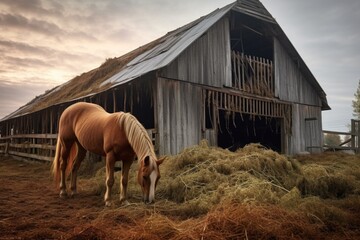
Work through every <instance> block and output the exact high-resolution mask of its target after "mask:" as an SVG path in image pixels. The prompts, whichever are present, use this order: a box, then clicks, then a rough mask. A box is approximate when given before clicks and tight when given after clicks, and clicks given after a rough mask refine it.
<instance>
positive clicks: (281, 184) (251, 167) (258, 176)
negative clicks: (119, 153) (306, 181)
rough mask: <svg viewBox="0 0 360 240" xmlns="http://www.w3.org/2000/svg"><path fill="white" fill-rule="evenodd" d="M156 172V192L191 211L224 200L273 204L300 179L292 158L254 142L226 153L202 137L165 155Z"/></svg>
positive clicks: (197, 212)
mask: <svg viewBox="0 0 360 240" xmlns="http://www.w3.org/2000/svg"><path fill="white" fill-rule="evenodd" d="M161 171H162V175H163V177H162V179H161V182H160V184H159V186H158V189H157V192H158V194H159V195H160V196H161V198H166V199H168V200H171V201H174V202H176V203H186V204H187V205H195V206H194V208H196V209H197V210H196V211H193V210H192V211H191V212H192V213H193V215H197V214H201V213H206V212H207V211H208V210H209V209H210V208H212V207H213V206H214V205H217V204H219V203H220V202H222V201H228V200H231V201H232V202H241V203H249V202H261V203H271V204H277V203H279V202H280V199H281V197H282V196H283V195H284V194H286V193H288V192H290V190H291V189H292V188H294V187H295V186H296V185H297V184H298V182H300V181H301V180H302V178H301V168H300V165H299V164H298V163H297V161H296V160H294V159H291V158H287V157H286V156H283V155H280V154H278V153H276V152H274V151H272V150H269V149H265V148H263V147H262V146H260V145H257V144H251V145H248V146H245V147H244V148H242V149H239V150H238V151H237V152H230V151H228V150H226V149H222V148H216V147H209V146H208V145H207V143H206V142H205V141H202V142H201V143H200V145H199V146H194V147H191V148H187V149H185V150H184V151H183V152H182V153H180V154H179V155H177V156H174V157H172V158H170V159H168V161H166V162H165V163H164V166H162V168H161Z"/></svg>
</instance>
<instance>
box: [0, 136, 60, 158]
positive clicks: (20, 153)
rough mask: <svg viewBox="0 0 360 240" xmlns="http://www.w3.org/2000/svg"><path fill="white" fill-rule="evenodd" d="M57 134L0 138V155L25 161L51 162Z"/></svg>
mask: <svg viewBox="0 0 360 240" xmlns="http://www.w3.org/2000/svg"><path fill="white" fill-rule="evenodd" d="M56 138H57V134H19V135H13V136H6V137H2V138H0V153H3V154H8V155H12V156H15V157H20V158H25V159H35V160H42V161H52V159H53V157H54V155H55V150H56V149H55V148H56V147H55V144H56Z"/></svg>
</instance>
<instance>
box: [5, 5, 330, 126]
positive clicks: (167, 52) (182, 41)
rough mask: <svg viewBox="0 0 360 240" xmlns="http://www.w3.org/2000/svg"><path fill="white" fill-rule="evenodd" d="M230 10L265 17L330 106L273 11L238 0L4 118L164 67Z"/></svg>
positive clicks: (39, 97) (112, 85)
mask: <svg viewBox="0 0 360 240" xmlns="http://www.w3.org/2000/svg"><path fill="white" fill-rule="evenodd" d="M229 11H237V12H240V13H243V14H246V15H249V16H252V17H255V18H258V19H260V20H262V21H264V23H265V24H267V27H268V28H269V29H270V30H271V31H272V33H273V34H274V35H275V36H276V37H277V38H278V39H279V41H280V42H281V43H282V44H283V45H284V47H285V48H286V49H287V51H288V52H289V54H290V56H291V57H292V58H293V59H294V60H296V61H297V62H298V63H299V66H300V69H302V71H303V73H304V74H305V75H306V76H307V79H308V81H309V83H310V84H311V85H312V86H313V87H314V89H316V91H317V92H318V94H319V96H320V98H321V99H322V105H323V106H322V108H323V109H324V110H326V109H330V107H329V106H328V104H327V100H326V94H325V92H324V91H323V89H322V88H321V86H320V85H319V83H318V82H317V80H316V79H315V77H314V76H313V75H312V73H311V71H310V70H309V68H308V67H307V66H306V64H305V62H304V61H303V59H302V58H301V57H300V55H299V54H298V52H297V51H296V49H295V48H294V46H293V45H292V44H291V42H290V40H289V39H288V38H287V36H286V35H285V33H284V32H283V31H282V29H281V28H280V26H279V25H278V24H277V22H276V21H275V19H274V18H273V17H272V16H271V14H270V13H269V12H268V11H267V10H266V9H265V7H264V6H263V5H262V4H261V2H260V1H258V0H238V1H236V2H234V3H231V4H229V5H227V6H225V7H223V8H220V9H216V10H215V11H213V12H211V13H209V14H208V15H206V16H203V17H201V18H199V19H197V20H195V21H193V22H191V23H189V24H187V25H185V26H183V27H180V28H178V29H176V30H174V31H171V32H169V33H167V34H166V35H165V36H163V37H160V38H159V39H156V40H154V41H152V42H150V43H148V44H146V45H144V46H142V47H139V48H137V49H135V50H133V51H131V52H129V53H127V54H125V55H123V56H121V57H118V58H112V59H107V60H106V62H105V63H103V64H102V65H101V66H100V67H98V68H96V69H93V70H91V71H89V72H86V73H83V74H82V75H80V76H77V77H75V78H73V79H71V80H70V81H68V82H66V83H64V84H62V85H60V86H57V87H55V88H53V89H51V90H49V91H47V92H45V93H44V94H43V95H40V96H38V97H36V98H34V99H33V100H32V101H30V102H29V103H27V104H26V105H24V106H23V107H21V108H19V109H18V110H17V111H15V112H13V113H11V114H10V115H8V116H6V117H5V118H3V119H1V121H4V120H7V119H11V118H15V117H18V116H21V115H25V114H29V113H32V112H35V111H39V110H41V109H44V108H47V107H50V106H52V105H55V104H59V103H63V102H69V101H72V100H75V99H77V98H81V97H86V96H90V95H95V94H97V93H99V92H102V91H105V90H107V89H109V88H112V87H114V86H117V85H121V84H124V83H126V82H129V81H131V80H133V79H135V78H138V77H140V76H143V75H145V74H147V73H149V72H152V71H155V70H158V69H161V68H163V67H165V66H167V65H168V64H170V63H171V62H172V61H173V60H175V59H176V58H177V57H178V56H179V55H180V54H181V53H182V52H183V51H184V50H185V49H186V48H188V47H189V46H190V45H191V44H192V43H193V42H194V41H195V40H197V39H198V38H200V37H201V36H202V35H203V34H204V33H205V32H206V31H207V30H208V29H209V28H210V27H211V26H213V25H214V24H215V23H216V22H217V21H219V20H220V19H221V18H222V17H223V16H225V15H226V14H227V13H229Z"/></svg>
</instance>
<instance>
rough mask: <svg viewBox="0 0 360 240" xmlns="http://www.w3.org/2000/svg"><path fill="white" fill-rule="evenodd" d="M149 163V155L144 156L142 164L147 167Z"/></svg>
mask: <svg viewBox="0 0 360 240" xmlns="http://www.w3.org/2000/svg"><path fill="white" fill-rule="evenodd" d="M149 165H150V157H149V156H146V157H145V158H144V166H145V167H147V166H149Z"/></svg>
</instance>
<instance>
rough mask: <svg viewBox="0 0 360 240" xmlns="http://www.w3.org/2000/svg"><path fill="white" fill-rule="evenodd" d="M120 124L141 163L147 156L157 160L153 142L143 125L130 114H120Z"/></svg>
mask: <svg viewBox="0 0 360 240" xmlns="http://www.w3.org/2000/svg"><path fill="white" fill-rule="evenodd" d="M119 124H120V126H121V127H122V129H124V132H125V134H126V136H127V139H128V141H129V143H130V145H131V147H132V148H133V150H134V152H135V153H136V155H137V157H138V161H141V160H142V159H144V158H145V157H146V156H151V157H154V159H156V155H155V152H154V146H153V144H152V141H151V139H150V137H149V135H148V133H147V132H146V130H145V128H144V127H143V125H141V123H140V122H139V121H138V120H137V119H136V118H135V117H134V116H133V115H131V114H130V113H124V112H122V113H120V114H119Z"/></svg>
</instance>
